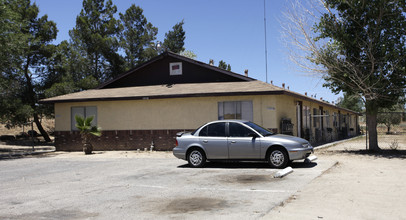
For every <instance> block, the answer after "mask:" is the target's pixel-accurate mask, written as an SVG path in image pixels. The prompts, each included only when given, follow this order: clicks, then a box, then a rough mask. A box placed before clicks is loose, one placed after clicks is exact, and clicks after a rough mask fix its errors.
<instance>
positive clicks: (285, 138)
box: [265, 134, 309, 144]
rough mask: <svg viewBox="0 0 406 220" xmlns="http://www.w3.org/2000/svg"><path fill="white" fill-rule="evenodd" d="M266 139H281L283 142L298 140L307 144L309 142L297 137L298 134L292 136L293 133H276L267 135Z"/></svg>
mask: <svg viewBox="0 0 406 220" xmlns="http://www.w3.org/2000/svg"><path fill="white" fill-rule="evenodd" d="M265 139H269V140H273V141H281V142H286V141H288V142H297V143H300V144H307V143H309V142H308V141H307V140H305V139H303V138H300V137H296V136H291V135H285V134H275V135H272V136H267V137H265Z"/></svg>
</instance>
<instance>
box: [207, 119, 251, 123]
mask: <svg viewBox="0 0 406 220" xmlns="http://www.w3.org/2000/svg"><path fill="white" fill-rule="evenodd" d="M215 122H240V123H245V122H249V121H248V120H239V119H225V120H217V121H211V122H207V123H206V124H209V123H215Z"/></svg>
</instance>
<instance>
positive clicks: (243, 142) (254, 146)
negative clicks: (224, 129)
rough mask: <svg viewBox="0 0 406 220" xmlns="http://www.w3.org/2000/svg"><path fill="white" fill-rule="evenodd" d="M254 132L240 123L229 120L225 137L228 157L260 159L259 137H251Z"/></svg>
mask: <svg viewBox="0 0 406 220" xmlns="http://www.w3.org/2000/svg"><path fill="white" fill-rule="evenodd" d="M253 133H255V131H253V130H252V129H250V128H247V127H245V126H243V125H241V124H238V123H234V122H230V123H229V135H228V138H227V143H228V152H229V159H260V155H261V141H260V138H259V137H257V138H253V137H252V134H253Z"/></svg>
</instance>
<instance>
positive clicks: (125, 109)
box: [55, 96, 281, 131]
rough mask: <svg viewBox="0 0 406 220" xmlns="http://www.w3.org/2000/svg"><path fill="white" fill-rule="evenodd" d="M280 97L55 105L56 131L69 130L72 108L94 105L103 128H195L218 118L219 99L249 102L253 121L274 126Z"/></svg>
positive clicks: (234, 97)
mask: <svg viewBox="0 0 406 220" xmlns="http://www.w3.org/2000/svg"><path fill="white" fill-rule="evenodd" d="M279 98H281V97H280V96H224V97H198V98H195V97H193V98H173V99H151V100H131V101H96V102H80V103H56V104H55V118H56V120H55V130H56V131H69V130H71V121H70V120H71V108H72V107H78V106H96V107H97V124H98V126H100V127H102V129H103V130H137V129H143V130H153V129H194V128H197V127H198V126H200V125H202V124H204V123H206V122H208V121H213V120H217V119H218V102H223V101H252V103H253V120H254V122H255V123H258V124H260V125H262V126H264V127H267V128H277V127H278V126H279V124H278V123H279V122H277V121H278V120H277V116H276V111H275V107H276V103H277V101H276V100H277V99H279Z"/></svg>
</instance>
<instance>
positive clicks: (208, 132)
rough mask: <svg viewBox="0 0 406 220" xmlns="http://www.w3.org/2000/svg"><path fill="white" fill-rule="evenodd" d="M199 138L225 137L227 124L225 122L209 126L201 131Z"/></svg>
mask: <svg viewBox="0 0 406 220" xmlns="http://www.w3.org/2000/svg"><path fill="white" fill-rule="evenodd" d="M199 136H209V137H225V136H226V124H225V123H223V122H220V123H213V124H209V125H207V126H206V127H204V128H202V130H200V133H199Z"/></svg>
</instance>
